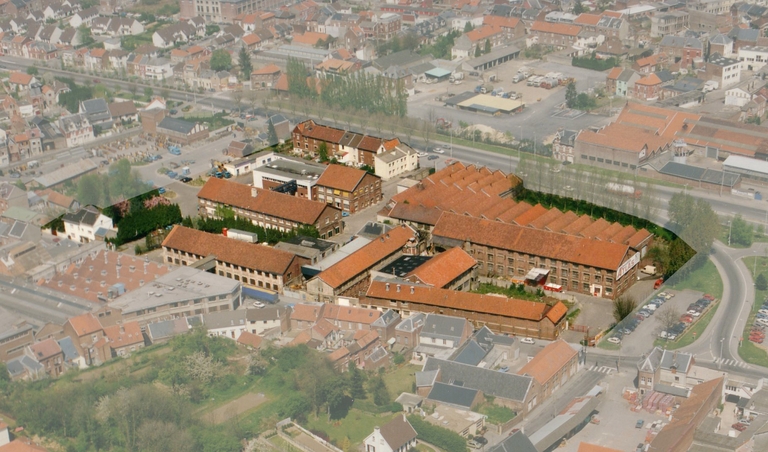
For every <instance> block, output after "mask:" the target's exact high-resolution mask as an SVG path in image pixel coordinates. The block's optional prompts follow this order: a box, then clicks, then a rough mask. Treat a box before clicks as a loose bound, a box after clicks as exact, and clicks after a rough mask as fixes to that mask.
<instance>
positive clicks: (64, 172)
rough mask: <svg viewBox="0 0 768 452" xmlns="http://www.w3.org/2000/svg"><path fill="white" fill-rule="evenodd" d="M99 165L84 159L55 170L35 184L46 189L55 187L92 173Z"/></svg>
mask: <svg viewBox="0 0 768 452" xmlns="http://www.w3.org/2000/svg"><path fill="white" fill-rule="evenodd" d="M98 167H99V165H97V164H96V163H94V162H93V161H92V160H91V159H83V160H80V161H79V162H75V163H72V164H70V165H67V166H65V167H63V168H59V169H57V170H53V171H51V172H49V173H46V174H43V175H42V176H38V177H36V178H35V179H34V181H35V182H37V183H38V184H40V185H42V186H43V187H45V188H48V187H53V186H54V185H58V184H60V183H62V182H66V181H68V180H70V179H74V178H76V177H78V176H81V175H83V174H85V173H88V172H91V171H93V170H95V169H97V168H98Z"/></svg>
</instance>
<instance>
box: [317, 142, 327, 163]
mask: <svg viewBox="0 0 768 452" xmlns="http://www.w3.org/2000/svg"><path fill="white" fill-rule="evenodd" d="M317 155H318V157H320V161H321V162H327V161H328V145H326V144H325V142H322V143H320V146H318V147H317Z"/></svg>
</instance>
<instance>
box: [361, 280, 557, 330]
mask: <svg viewBox="0 0 768 452" xmlns="http://www.w3.org/2000/svg"><path fill="white" fill-rule="evenodd" d="M387 286H389V288H388V289H387ZM397 286H398V284H397V283H396V282H387V281H380V280H376V281H373V282H371V286H370V287H369V288H368V292H367V293H366V296H368V297H369V298H376V299H380V300H392V301H402V302H407V303H412V304H423V305H427V306H436V307H441V308H446V309H456V310H459V311H466V312H476V313H478V314H491V315H498V316H503V317H509V318H515V319H525V320H532V321H534V322H539V321H541V320H543V319H544V318H547V313H548V312H549V311H550V310H551V309H554V308H555V307H556V306H558V305H562V303H561V302H558V303H557V304H555V307H550V306H549V305H547V304H546V303H536V302H533V301H524V300H518V299H515V298H506V297H499V296H495V295H481V294H476V293H471V292H462V291H458V290H449V289H440V288H437V287H426V286H421V285H414V284H409V283H405V282H403V283H400V284H399V286H400V291H399V292H398V290H397ZM557 309H560V308H557ZM566 309H567V308H566Z"/></svg>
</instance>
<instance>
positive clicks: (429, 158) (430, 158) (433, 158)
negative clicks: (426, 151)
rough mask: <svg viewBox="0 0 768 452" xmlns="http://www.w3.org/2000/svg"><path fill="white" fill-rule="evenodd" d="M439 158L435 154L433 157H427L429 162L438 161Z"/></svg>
mask: <svg viewBox="0 0 768 452" xmlns="http://www.w3.org/2000/svg"><path fill="white" fill-rule="evenodd" d="M439 158H440V157H439V156H437V155H434V154H433V155H430V156H429V157H427V160H437V159H439Z"/></svg>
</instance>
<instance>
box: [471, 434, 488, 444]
mask: <svg viewBox="0 0 768 452" xmlns="http://www.w3.org/2000/svg"><path fill="white" fill-rule="evenodd" d="M474 439H475V442H476V443H478V444H482V445H483V446H485V445H486V444H488V440H487V439H485V437H483V436H475V438H474Z"/></svg>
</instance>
